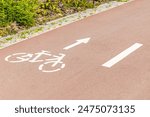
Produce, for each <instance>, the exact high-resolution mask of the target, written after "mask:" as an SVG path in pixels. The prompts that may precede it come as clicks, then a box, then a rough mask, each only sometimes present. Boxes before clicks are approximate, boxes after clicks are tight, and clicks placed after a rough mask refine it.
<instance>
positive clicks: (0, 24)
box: [0, 0, 128, 37]
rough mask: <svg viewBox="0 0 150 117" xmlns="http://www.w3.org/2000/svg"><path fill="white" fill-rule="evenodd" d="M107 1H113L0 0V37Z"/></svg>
mask: <svg viewBox="0 0 150 117" xmlns="http://www.w3.org/2000/svg"><path fill="white" fill-rule="evenodd" d="M109 1H113V0H0V37H1V36H5V35H8V34H14V33H17V32H18V31H19V30H22V29H24V28H28V27H31V26H34V25H39V24H43V23H45V22H47V21H50V20H54V19H56V18H59V17H63V16H65V15H69V14H72V13H75V12H78V11H83V10H85V9H87V8H93V7H94V6H95V5H99V4H101V3H104V2H109ZM116 1H128V0H116Z"/></svg>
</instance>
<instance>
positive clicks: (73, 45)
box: [63, 37, 91, 50]
mask: <svg viewBox="0 0 150 117" xmlns="http://www.w3.org/2000/svg"><path fill="white" fill-rule="evenodd" d="M90 39H91V38H90V37H88V38H84V39H80V40H76V43H74V44H71V45H69V46H67V47H64V48H63V49H64V50H69V49H70V48H73V47H75V46H78V45H80V44H82V43H84V44H86V43H88V42H89V40H90Z"/></svg>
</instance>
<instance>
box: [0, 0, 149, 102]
mask: <svg viewBox="0 0 150 117" xmlns="http://www.w3.org/2000/svg"><path fill="white" fill-rule="evenodd" d="M149 24H150V4H149V0H135V1H133V2H130V3H127V4H125V5H123V6H119V7H117V8H113V9H111V10H109V11H106V12H102V13H100V14H97V15H94V16H92V17H89V18H86V19H84V20H81V21H78V22H75V23H72V24H69V25H67V26H64V27H61V28H58V29H56V30H53V31H50V32H47V33H44V34H42V35H39V36H37V37H34V38H32V39H30V40H26V41H23V42H20V43H18V44H15V45H12V46H10V47H7V48H5V49H2V50H0V99H150V62H149V61H150V25H149ZM84 38H85V39H84ZM80 39H83V40H80ZM77 40H78V41H77ZM57 57H58V58H59V60H58V61H56V58H57Z"/></svg>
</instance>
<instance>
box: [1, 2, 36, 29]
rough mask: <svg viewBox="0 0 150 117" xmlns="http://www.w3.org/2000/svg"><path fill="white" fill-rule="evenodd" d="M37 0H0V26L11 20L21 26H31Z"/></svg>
mask: <svg viewBox="0 0 150 117" xmlns="http://www.w3.org/2000/svg"><path fill="white" fill-rule="evenodd" d="M37 5H38V0H0V27H4V26H7V25H9V24H11V23H13V22H16V23H17V24H18V25H22V26H26V27H29V26H33V25H34V24H35V16H36V11H35V9H36V8H37Z"/></svg>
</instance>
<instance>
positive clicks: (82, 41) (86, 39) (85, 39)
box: [77, 37, 91, 43]
mask: <svg viewBox="0 0 150 117" xmlns="http://www.w3.org/2000/svg"><path fill="white" fill-rule="evenodd" d="M90 39H91V38H90V37H88V38H84V39H80V40H77V42H79V43H88V42H89V40H90Z"/></svg>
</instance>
